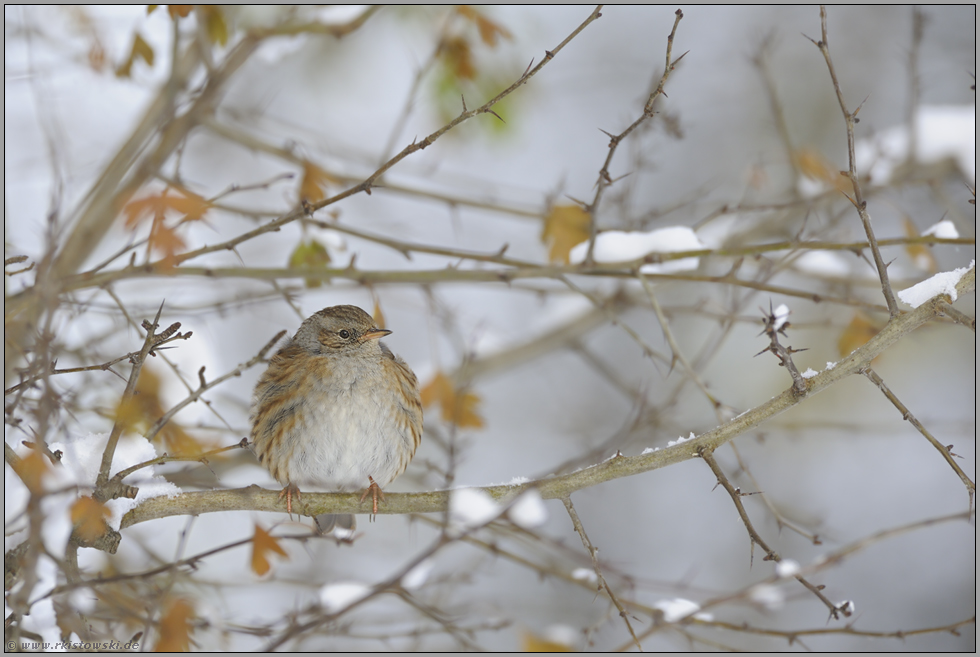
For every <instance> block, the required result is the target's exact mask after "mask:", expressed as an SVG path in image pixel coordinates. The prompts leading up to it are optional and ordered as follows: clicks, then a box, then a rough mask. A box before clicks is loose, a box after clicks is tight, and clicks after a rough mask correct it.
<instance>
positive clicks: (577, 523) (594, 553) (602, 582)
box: [561, 497, 643, 652]
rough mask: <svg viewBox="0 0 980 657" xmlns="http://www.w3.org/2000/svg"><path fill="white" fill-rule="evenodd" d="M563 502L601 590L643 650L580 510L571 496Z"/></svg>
mask: <svg viewBox="0 0 980 657" xmlns="http://www.w3.org/2000/svg"><path fill="white" fill-rule="evenodd" d="M561 501H562V503H563V504H564V505H565V510H566V511H568V517H569V518H571V519H572V526H573V527H574V528H575V532H576V533H577V534H578V535H579V538H581V539H582V545H583V546H584V547H585V551H586V552H588V553H589V558H590V559H591V560H592V570H594V571H595V575H596V578H597V579H598V583H599V590H600V591H605V592H606V595H608V596H609V600H610V601H612V603H613V604H614V605H615V606H616V609H618V610H619V616H620V618H622V619H623V622H624V623H626V629H627V630H629V633H630V636H631V637H633V644H634V645H635V646H636V649H637V650H639V651H640V652H643V646H641V645H640V640H639V639H637V638H636V632H634V631H633V624H632V623H630V613H629V612H628V611H627V610H626V607H624V606H623V603H621V602H620V601H619V598H617V597H616V594H615V593H613V591H612V589H611V588H609V584H607V583H606V579H605V578H604V577H603V576H602V567H601V566H600V565H599V557H598V554H599V550H598V549H597V548H595V547H593V546H592V541H590V540H589V535H588V534H586V533H585V526H584V525H583V524H582V520H581V518H579V517H578V512H577V511H576V510H575V506H574V505H573V504H572V498H571V497H563V498H562V500H561Z"/></svg>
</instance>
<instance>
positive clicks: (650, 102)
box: [584, 9, 687, 265]
mask: <svg viewBox="0 0 980 657" xmlns="http://www.w3.org/2000/svg"><path fill="white" fill-rule="evenodd" d="M682 18H684V12H682V11H681V10H680V9H678V10H677V11H675V12H674V26H673V27H672V28H671V30H670V34H669V35H667V54H666V56H665V58H664V72H663V74H662V75H661V76H660V82H659V83H658V84H657V88H656V89H654V90H653V93H651V94H650V97H649V98H647V102H646V103H645V104H644V105H643V113H642V114H640V116H639V117H638V118H637V119H636V120H635V121H633V123H631V124H630V125H629V126H627V128H626V129H625V130H623V131H622V132H621V133H619V134H618V135H610V134H609V133H606V134H607V135H608V136H609V152H608V153H606V160H605V161H604V162H603V163H602V168H601V169H599V178H598V180H596V190H595V196H593V197H592V202H591V203H589V204H588V205H586V206H585V211H586V212H587V213H588V214H589V217H590V219H591V220H590V222H589V224H590V228H589V230H590V235H589V249H588V251H587V252H586V254H585V261H584V262H585V264H587V265H591V264H592V263H593V262H594V260H593V257H592V256H593V252H594V251H595V239H596V236H597V235H598V222H597V221H596V213H597V212H598V211H599V202H600V201H601V200H602V194H603V192H605V190H606V187H608V186H610V185H612V184H613V182H614V181H613V179H612V176H611V175H610V173H609V165H610V164H612V160H613V157H614V156H615V155H616V149H617V147H618V146H619V144H620V142H622V141H623V140H624V139H626V138H627V137H628V136H629V135H630V133H632V132H633V131H634V130H636V129H637V128H638V127H639V126H640V125H641V124H643V123H644V122H645V121H647V120H648V119H650V118H652V117H653V115H654V114H656V112H654V111H653V108H654V106H655V105H656V102H657V99H658V98H660V96H663V95H665V94H664V86H665V85H666V84H667V79H668V78H669V77H670V74H671V72H672V71H673V70H674V66H675V65H676V64H677V62H679V61H680V60H681V59H683V58H684V55H686V54H687V53H686V52H685V53H684V55H681V56H680V57H678V58H677V59H674V60H672V59H671V53H672V51H673V48H674V35H675V34H676V33H677V25H678V24H679V23H680V22H681V19H682ZM604 132H605V131H604Z"/></svg>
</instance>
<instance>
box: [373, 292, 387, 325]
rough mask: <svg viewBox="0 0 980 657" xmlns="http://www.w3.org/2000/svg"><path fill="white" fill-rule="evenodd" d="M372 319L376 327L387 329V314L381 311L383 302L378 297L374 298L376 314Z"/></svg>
mask: <svg viewBox="0 0 980 657" xmlns="http://www.w3.org/2000/svg"><path fill="white" fill-rule="evenodd" d="M371 318H372V319H374V325H375V326H377V327H378V328H384V327H385V314H384V312H382V310H381V300H380V299H378V298H377V297H375V298H374V313H373V314H372V315H371Z"/></svg>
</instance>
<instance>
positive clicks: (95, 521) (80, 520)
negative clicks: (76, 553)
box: [71, 496, 109, 541]
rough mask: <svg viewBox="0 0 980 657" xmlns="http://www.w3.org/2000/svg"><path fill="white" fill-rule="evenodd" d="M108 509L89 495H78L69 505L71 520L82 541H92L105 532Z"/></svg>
mask: <svg viewBox="0 0 980 657" xmlns="http://www.w3.org/2000/svg"><path fill="white" fill-rule="evenodd" d="M108 517H109V509H107V508H106V507H105V506H104V505H103V504H102V503H101V502H99V501H98V500H95V499H93V498H91V497H87V496H86V497H80V498H78V501H76V502H75V503H74V504H72V506H71V522H72V524H73V525H75V529H76V530H77V531H78V535H79V536H80V537H81V539H82V540H83V541H94V540H95V539H97V538H99V537H100V536H102V535H103V534H105V532H106V522H105V520H106V518H108Z"/></svg>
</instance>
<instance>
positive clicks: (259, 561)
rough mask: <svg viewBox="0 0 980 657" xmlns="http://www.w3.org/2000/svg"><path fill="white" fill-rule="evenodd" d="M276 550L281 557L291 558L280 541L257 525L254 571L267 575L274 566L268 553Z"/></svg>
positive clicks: (253, 551)
mask: <svg viewBox="0 0 980 657" xmlns="http://www.w3.org/2000/svg"><path fill="white" fill-rule="evenodd" d="M270 552H275V553H276V554H278V555H279V556H281V557H286V558H287V559H288V558H289V555H288V554H286V551H285V550H283V549H282V548H281V547H280V546H279V541H277V540H276V539H275V538H273V537H272V535H271V534H269V532H267V531H265V530H264V529H262V528H261V527H259V526H258V525H255V536H253V537H252V571H253V572H254V573H255V574H256V575H260V576H261V575H265V574H266V573H267V572H269V568H271V567H272V566H271V565H270V564H269V558H268V556H267V555H268V554H269V553H270Z"/></svg>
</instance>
